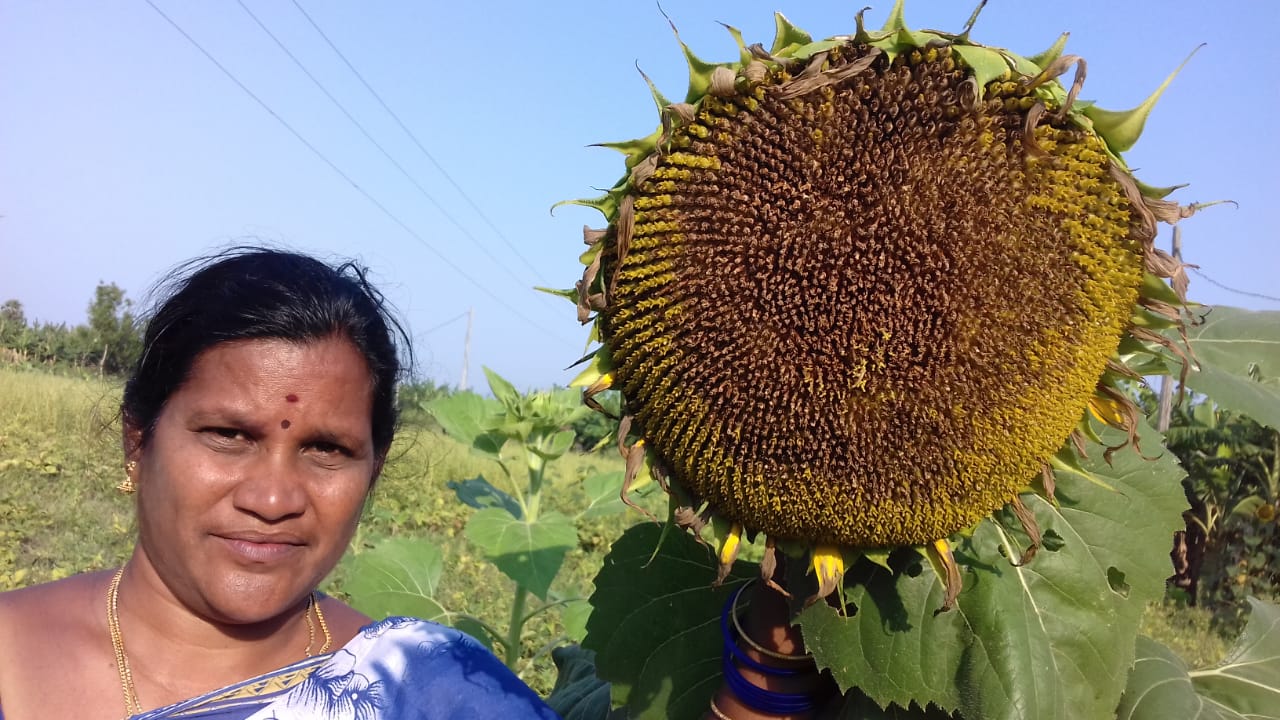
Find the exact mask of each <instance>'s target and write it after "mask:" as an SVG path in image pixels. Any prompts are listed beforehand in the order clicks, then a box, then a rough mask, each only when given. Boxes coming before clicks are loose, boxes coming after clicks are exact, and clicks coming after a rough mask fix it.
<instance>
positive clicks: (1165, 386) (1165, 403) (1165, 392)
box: [1156, 224, 1182, 433]
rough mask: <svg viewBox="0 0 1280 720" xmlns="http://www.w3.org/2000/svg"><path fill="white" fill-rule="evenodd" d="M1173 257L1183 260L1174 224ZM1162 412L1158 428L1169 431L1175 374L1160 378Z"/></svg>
mask: <svg viewBox="0 0 1280 720" xmlns="http://www.w3.org/2000/svg"><path fill="white" fill-rule="evenodd" d="M1173 259H1174V260H1179V261H1181V260H1182V228H1181V227H1180V226H1178V225H1176V224H1175V225H1174V226H1173ZM1159 408H1160V413H1159V415H1157V416H1156V429H1157V430H1159V431H1160V432H1161V433H1165V432H1168V430H1169V422H1170V420H1171V416H1172V414H1173V376H1172V375H1165V376H1164V377H1162V378H1160V405H1159Z"/></svg>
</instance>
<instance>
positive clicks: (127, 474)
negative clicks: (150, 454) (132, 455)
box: [116, 460, 138, 495]
mask: <svg viewBox="0 0 1280 720" xmlns="http://www.w3.org/2000/svg"><path fill="white" fill-rule="evenodd" d="M137 469H138V463H137V462H136V461H133V460H130V461H129V462H127V463H125V464H124V479H123V480H121V481H120V484H119V485H117V486H116V490H119V491H120V493H121V494H122V495H132V494H133V493H134V491H135V490H137V489H138V488H137V487H136V486H135V485H134V484H133V473H134V471H135V470H137Z"/></svg>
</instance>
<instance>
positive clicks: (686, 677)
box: [582, 523, 759, 720]
mask: <svg viewBox="0 0 1280 720" xmlns="http://www.w3.org/2000/svg"><path fill="white" fill-rule="evenodd" d="M663 527H664V526H662V525H658V524H656V523H641V524H640V525H636V526H634V527H632V528H631V529H629V530H627V531H626V532H625V533H624V534H623V535H622V537H621V538H619V539H618V541H617V542H615V543H614V544H613V548H612V549H611V550H610V552H609V555H608V557H606V558H605V560H604V565H603V567H602V568H601V570H600V573H599V574H598V575H596V579H595V586H596V590H595V592H594V593H593V594H592V595H591V606H592V608H593V610H592V613H591V618H590V619H589V620H588V621H587V637H586V639H584V640H583V642H582V645H583V647H585V648H587V649H589V650H595V651H596V672H597V673H598V674H599V675H600V677H601V678H603V679H605V680H608V681H610V682H611V683H612V684H613V700H614V704H615V705H626V707H627V709H628V711H629V712H628V717H629V718H632V720H648V719H649V718H653V719H655V720H657V719H659V718H694V717H701V716H702V714H703V713H705V712H706V709H707V703H708V701H709V700H710V699H711V696H712V694H713V693H714V692H715V690H716V688H717V687H719V685H720V678H721V676H720V647H721V642H722V641H721V637H720V625H719V623H720V610H721V608H722V607H723V606H724V603H725V601H726V600H727V599H728V598H729V596H730V594H731V593H732V592H733V591H734V590H736V589H737V588H738V587H740V586H741V585H742V583H743V582H745V581H746V579H747V578H750V577H756V576H758V575H759V570H758V568H757V566H755V565H751V564H748V563H737V564H735V565H734V570H733V573H731V574H730V576H729V577H728V578H727V579H726V580H725V583H724V585H722V586H720V587H718V588H713V587H711V580H712V579H713V578H714V577H715V567H716V563H715V559H714V558H713V557H712V555H711V551H710V550H709V549H708V548H707V547H705V546H703V545H699V544H698V542H697V541H696V540H694V539H693V537H692V536H690V535H689V534H688V533H683V532H672V533H668V534H667V537H666V538H665V539H661V538H662V528H663ZM659 542H661V543H662V544H661V546H659V545H658V543H659ZM655 548H657V552H656V553H655Z"/></svg>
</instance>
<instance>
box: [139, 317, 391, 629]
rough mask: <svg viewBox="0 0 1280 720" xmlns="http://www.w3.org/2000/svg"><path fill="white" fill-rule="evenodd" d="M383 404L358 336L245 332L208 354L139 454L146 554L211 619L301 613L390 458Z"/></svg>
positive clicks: (181, 596) (173, 588)
mask: <svg viewBox="0 0 1280 720" xmlns="http://www.w3.org/2000/svg"><path fill="white" fill-rule="evenodd" d="M372 402H373V391H372V380H371V379H370V376H369V371H368V366H367V365H366V363H365V360H364V358H363V356H361V354H360V353H359V351H357V350H356V348H355V346H353V345H352V344H351V343H350V342H349V341H348V340H346V339H345V338H340V337H332V338H326V339H323V340H319V341H314V342H308V343H295V342H290V341H286V340H277V339H264V340H245V341H235V342H227V343H223V344H219V345H215V346H213V347H212V348H211V349H209V350H207V351H205V352H204V353H202V354H201V355H199V356H198V357H197V358H196V361H195V363H194V364H193V365H192V368H191V373H190V375H189V378H188V379H187V381H186V383H185V384H183V386H182V387H181V388H180V389H179V390H178V391H176V392H175V393H174V394H173V395H172V396H170V398H169V400H168V402H167V403H166V404H165V407H164V410H163V411H161V413H160V417H159V418H158V420H157V422H156V425H155V430H154V432H153V433H152V434H151V437H150V438H149V439H148V441H147V443H146V445H145V446H143V447H141V448H138V449H136V450H135V451H134V452H133V453H131V454H130V459H133V460H137V462H138V467H137V469H136V471H135V472H136V482H137V486H138V526H139V549H140V552H139V553H138V555H137V559H138V560H141V561H142V562H144V563H146V564H149V565H150V566H151V568H153V569H154V572H155V575H156V576H157V577H158V578H159V579H160V580H161V581H162V582H163V584H164V585H165V587H167V588H168V590H169V591H170V592H171V593H172V594H173V595H174V597H175V598H177V599H178V600H179V601H180V602H182V603H183V604H184V605H186V606H187V607H188V608H190V609H192V610H194V611H196V612H198V613H200V614H202V615H205V616H206V617H209V618H210V619H212V620H215V621H218V622H225V623H233V624H247V623H255V622H262V621H264V620H268V619H271V618H273V617H275V616H276V615H278V614H280V613H282V612H284V611H286V610H288V609H289V608H290V607H292V606H293V605H294V604H295V603H297V602H299V601H300V600H301V599H302V598H304V597H305V596H306V595H307V593H309V592H310V591H311V590H312V589H313V588H315V586H316V585H317V584H319V582H320V581H321V580H322V579H323V578H324V576H325V575H327V574H328V573H329V571H330V570H332V569H333V567H334V565H335V564H337V562H338V560H339V558H340V557H341V556H342V553H343V551H344V550H345V549H346V547H347V543H348V542H349V541H350V539H351V535H352V533H354V532H355V527H356V522H357V520H358V519H359V516H360V511H361V508H362V507H363V504H364V500H365V498H366V496H367V495H368V492H369V487H370V484H371V482H372V481H373V478H374V476H375V475H376V474H377V472H378V470H380V463H381V458H380V457H379V456H378V455H377V454H376V452H375V450H374V447H373V440H372V429H371V418H372V414H371V413H372ZM131 437H132V439H133V440H136V439H137V438H138V437H139V436H138V434H137V432H136V430H133V431H131Z"/></svg>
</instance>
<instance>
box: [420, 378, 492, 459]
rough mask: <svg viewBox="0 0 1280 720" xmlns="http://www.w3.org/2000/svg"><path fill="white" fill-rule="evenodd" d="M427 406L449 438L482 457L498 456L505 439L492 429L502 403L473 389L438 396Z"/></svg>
mask: <svg viewBox="0 0 1280 720" xmlns="http://www.w3.org/2000/svg"><path fill="white" fill-rule="evenodd" d="M426 408H427V412H429V413H431V416H432V417H434V418H435V419H436V422H438V423H440V427H442V428H444V431H445V432H446V433H448V434H449V436H450V437H452V438H453V439H455V440H457V441H458V442H460V443H462V444H464V445H468V446H470V447H471V449H472V450H473V451H475V452H476V453H478V454H480V455H482V456H485V457H489V458H492V459H494V460H496V459H498V453H499V452H500V451H501V450H502V445H503V443H504V442H505V441H506V438H505V437H503V436H501V435H498V434H495V433H494V432H493V424H494V422H496V420H497V419H498V418H499V417H500V416H501V413H502V406H501V405H500V404H498V403H497V402H494V401H493V400H490V399H489V398H484V397H480V396H479V395H477V394H475V393H472V392H458V393H453V394H452V395H446V396H444V397H440V398H436V399H435V400H432V401H431V402H429V403H427V405H426Z"/></svg>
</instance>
